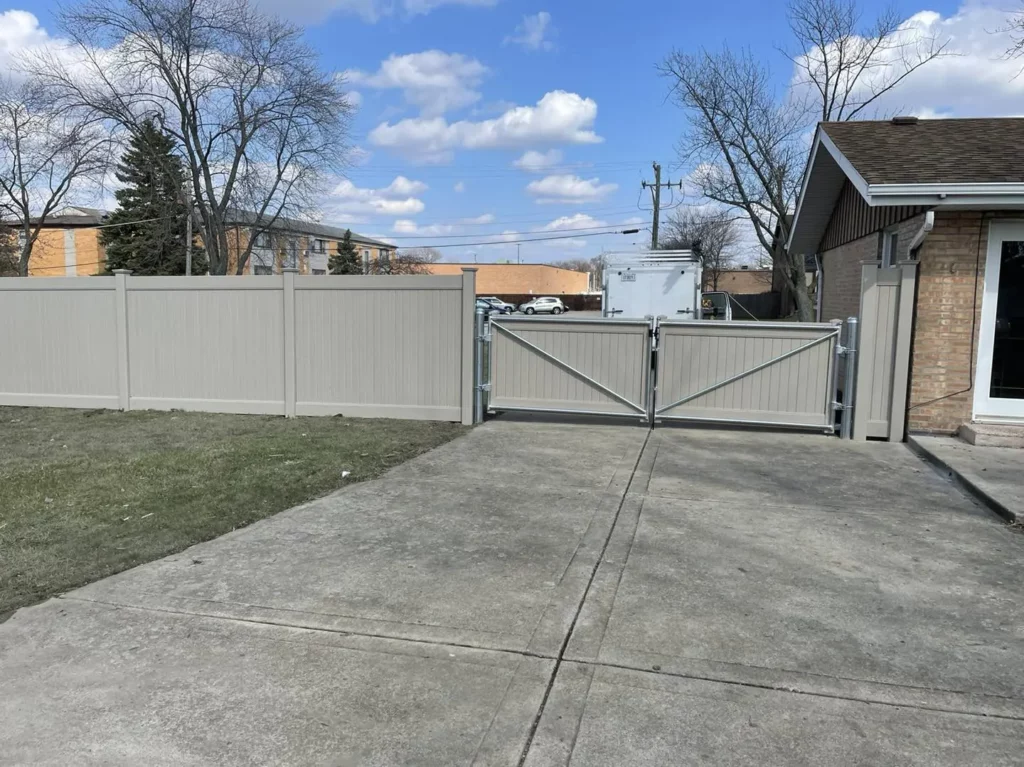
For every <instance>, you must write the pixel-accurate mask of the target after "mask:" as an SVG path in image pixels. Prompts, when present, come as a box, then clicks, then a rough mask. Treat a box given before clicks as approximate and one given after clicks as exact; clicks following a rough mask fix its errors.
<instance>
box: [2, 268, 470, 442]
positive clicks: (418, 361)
mask: <svg viewBox="0 0 1024 767" xmlns="http://www.w3.org/2000/svg"><path fill="white" fill-rule="evenodd" d="M474 276H475V275H474V271H472V270H467V271H466V272H464V273H463V275H462V276H454V277H435V276H384V277H371V276H353V277H334V276H298V275H296V274H294V273H291V272H288V273H286V274H284V275H280V276H268V277H130V276H128V275H126V274H123V273H122V274H117V275H115V276H113V277H89V278H84V277H78V278H73V277H72V278H47V279H42V278H10V279H3V280H0V328H3V331H2V332H0V404H5V405H43V406H54V407H87V408H92V407H102V408H120V409H124V410H130V409H159V410H167V409H171V408H180V409H183V410H201V411H207V412H224V413H269V414H277V415H333V414H343V415H350V416H366V417H389V418H413V419H429V420H444V421H463V422H466V423H470V422H471V421H472V403H473V306H474V302H475V290H474V287H475V285H474V283H475V280H474Z"/></svg>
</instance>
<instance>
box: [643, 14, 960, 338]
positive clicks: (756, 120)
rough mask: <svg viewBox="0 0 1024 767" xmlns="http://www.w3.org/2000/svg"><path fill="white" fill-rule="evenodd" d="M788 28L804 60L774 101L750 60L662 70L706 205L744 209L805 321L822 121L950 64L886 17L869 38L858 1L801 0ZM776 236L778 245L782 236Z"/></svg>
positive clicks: (714, 58)
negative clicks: (802, 215) (810, 176)
mask: <svg viewBox="0 0 1024 767" xmlns="http://www.w3.org/2000/svg"><path fill="white" fill-rule="evenodd" d="M789 18H790V27H791V29H792V30H793V34H794V37H795V39H796V43H797V46H798V47H799V48H800V50H801V53H800V54H794V55H791V56H790V59H791V60H792V61H793V63H794V66H795V68H796V78H795V81H794V83H793V87H792V88H790V89H788V90H787V91H786V92H784V93H781V94H780V93H777V92H776V90H775V88H774V85H773V80H772V76H771V73H770V71H769V69H768V67H767V66H765V65H764V64H763V63H761V62H759V61H757V60H755V59H754V58H753V56H752V55H751V54H750V53H749V52H746V51H744V52H741V53H734V52H732V51H730V50H729V49H725V50H723V51H721V52H718V53H711V52H708V51H704V50H702V51H699V52H697V53H685V52H682V51H676V52H673V53H672V54H671V55H670V56H669V57H668V58H667V59H666V60H665V61H664V62H663V63H662V65H661V70H662V73H663V74H664V75H665V76H667V77H668V78H669V79H670V81H671V90H672V95H673V97H674V98H675V101H676V103H677V104H678V105H679V106H680V107H681V108H682V109H683V110H684V112H685V113H686V117H687V129H686V131H685V133H684V135H683V137H682V139H681V141H680V148H679V153H680V159H681V160H682V161H683V163H684V164H686V165H688V166H691V167H692V168H693V172H692V174H691V179H692V181H693V182H694V183H695V184H696V186H697V188H698V189H699V191H700V194H701V196H702V197H704V198H705V199H707V200H711V201H713V202H717V203H720V204H722V205H725V206H728V207H732V208H736V209H739V210H741V211H743V213H744V214H745V215H746V216H747V217H748V218H749V219H750V221H751V223H752V225H753V228H754V233H755V235H756V236H757V239H758V242H759V243H760V244H761V247H762V248H763V249H764V251H765V252H766V253H769V254H771V257H772V259H773V261H774V262H775V264H776V267H777V268H778V270H779V272H780V273H781V274H782V275H784V277H785V279H786V281H787V282H788V283H789V287H790V289H791V290H792V293H793V295H794V296H795V299H796V304H797V313H798V316H799V317H800V319H801V320H802V321H810V320H811V319H813V315H814V310H813V306H812V303H811V300H810V297H809V295H808V293H807V286H806V280H805V278H804V271H805V268H804V261H803V254H796V255H793V254H790V253H788V252H787V250H786V249H785V247H783V244H784V243H785V242H786V241H788V238H789V229H790V222H789V220H788V219H787V216H786V214H787V213H790V212H792V209H793V206H794V203H795V200H796V196H797V192H798V186H799V181H800V177H801V173H802V172H803V169H804V166H805V161H806V154H807V150H806V135H807V133H808V131H809V129H810V128H811V126H812V125H813V124H814V123H815V122H816V121H818V120H823V121H828V120H849V119H853V118H855V117H858V116H861V115H862V114H863V112H864V110H865V109H867V108H868V107H870V106H872V105H875V104H876V103H877V101H878V99H879V98H881V97H882V96H884V95H885V94H887V93H890V92H891V91H892V90H893V89H894V88H896V86H898V85H899V83H900V82H902V81H903V80H904V79H905V78H906V77H907V76H908V75H909V74H910V73H912V72H914V71H915V70H917V69H919V68H920V67H922V66H924V65H925V64H927V63H928V62H930V61H933V60H934V59H935V58H937V57H939V56H942V55H944V53H945V45H946V44H945V43H944V42H942V41H939V40H935V39H931V40H921V39H915V38H913V37H912V36H911V34H910V33H908V32H906V31H905V30H903V29H902V27H900V22H899V18H898V17H896V16H894V15H893V14H892V13H890V12H885V13H883V14H882V16H880V17H879V18H878V19H877V20H876V21H875V22H873V23H872V24H870V25H869V26H868V27H867V28H866V29H865V30H861V29H860V28H859V24H860V15H859V12H858V10H857V6H856V4H855V0H795V1H794V2H793V3H792V4H791V5H790V7H789ZM776 233H778V238H776V237H775V235H776Z"/></svg>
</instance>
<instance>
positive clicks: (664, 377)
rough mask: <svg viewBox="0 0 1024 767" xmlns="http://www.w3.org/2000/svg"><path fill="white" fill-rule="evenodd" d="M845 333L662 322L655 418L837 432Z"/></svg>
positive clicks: (795, 326) (808, 327) (813, 327)
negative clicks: (838, 358)
mask: <svg viewBox="0 0 1024 767" xmlns="http://www.w3.org/2000/svg"><path fill="white" fill-rule="evenodd" d="M838 336H839V327H838V326H836V325H821V324H799V323H768V322H706V321H688V322H669V321H663V322H661V323H660V324H659V326H658V370H657V382H658V383H657V405H656V407H655V411H654V415H655V418H657V419H666V420H680V421H696V422H700V421H709V422H717V423H744V424H756V425H770V426H789V427H799V428H813V429H822V430H824V431H828V432H831V431H832V430H833V428H834V418H835V410H834V405H835V399H834V390H835V355H836V343H837V340H838Z"/></svg>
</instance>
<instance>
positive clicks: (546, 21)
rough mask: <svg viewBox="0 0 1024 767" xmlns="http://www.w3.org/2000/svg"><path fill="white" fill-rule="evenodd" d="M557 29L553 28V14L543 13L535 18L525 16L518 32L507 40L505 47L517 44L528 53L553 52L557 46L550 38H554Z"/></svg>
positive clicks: (518, 27)
mask: <svg viewBox="0 0 1024 767" xmlns="http://www.w3.org/2000/svg"><path fill="white" fill-rule="evenodd" d="M554 34H555V28H554V27H552V26H551V14H550V13H548V12H547V11H541V12H540V13H536V14H534V15H533V16H523V22H522V23H521V24H520V25H519V26H517V27H516V31H515V32H514V33H513V34H511V35H509V36H508V37H506V38H505V45H508V44H509V43H515V44H516V45H521V46H522V47H523V48H524V49H525V50H528V51H551V50H554V48H555V44H554V43H553V42H552V41H551V39H550V37H549V36H554Z"/></svg>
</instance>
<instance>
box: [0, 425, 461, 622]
mask: <svg viewBox="0 0 1024 767" xmlns="http://www.w3.org/2000/svg"><path fill="white" fill-rule="evenodd" d="M462 433H464V428H463V427H461V426H458V425H456V424H449V423H433V422H427V421H394V420H364V419H352V418H301V419H287V420H286V419H284V418H277V417H272V416H242V415H214V414H208V413H181V412H175V413H155V412H131V413H120V412H114V411H76V410H57V409H50V408H12V407H0V619H2V616H4V615H6V614H7V613H8V612H9V611H11V610H14V609H15V608H18V607H22V606H24V605H28V604H32V603H34V602H38V601H40V600H42V599H46V598H47V597H50V596H53V595H55V594H59V593H61V592H64V591H67V590H68V589H71V588H74V587H76V586H80V585H82V584H85V583H88V582H90V581H94V580H96V579H98V578H102V577H104V576H107V575H111V574H113V573H116V572H119V571H121V570H125V569H127V568H129V567H133V566H135V565H138V564H140V563H142V562H148V561H150V560H153V559H157V558H159V557H162V556H165V555H167V554H172V553H174V552H176V551H180V550H181V549H184V548H186V547H187V546H191V545H192V544H194V543H198V542H200V541H205V540H209V539H210V538H215V537H216V536H218V535H222V534H224V533H226V532H229V531H231V530H234V529H235V528H238V527H243V526H245V525H247V524H250V523H252V522H255V521H256V520H258V519H263V518H264V517H267V516H270V515H271V514H276V513H277V512H279V511H283V510H284V509H287V508H289V507H291V506H295V505H296V504H299V503H302V502H304V501H308V500H310V499H313V498H317V497H319V496H322V495H325V494H327V493H329V492H331V491H332V490H336V489H338V488H340V487H342V486H344V485H347V484H350V483H352V482H359V481H360V480H366V479H371V478H373V477H376V476H379V475H380V474H382V473H383V472H384V471H386V470H387V469H389V468H390V467H392V466H395V465H396V464H399V463H402V462H403V461H406V460H408V459H409V458H412V457H413V456H415V455H418V454H420V453H422V452H424V451H426V450H429V449H430V448H433V447H436V446H437V445H440V444H442V443H444V442H447V441H448V440H450V439H452V438H454V437H456V436H458V435H460V434H462ZM343 471H349V472H351V475H350V476H348V477H347V478H345V479H343V478H342V472H343Z"/></svg>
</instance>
